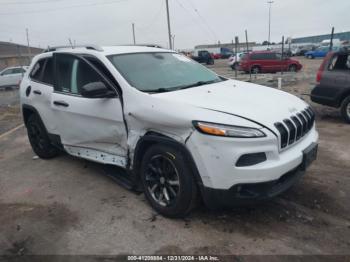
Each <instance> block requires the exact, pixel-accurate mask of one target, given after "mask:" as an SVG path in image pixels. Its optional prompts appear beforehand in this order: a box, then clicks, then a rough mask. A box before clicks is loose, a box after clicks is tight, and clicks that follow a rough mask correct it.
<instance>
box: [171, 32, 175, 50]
mask: <svg viewBox="0 0 350 262" xmlns="http://www.w3.org/2000/svg"><path fill="white" fill-rule="evenodd" d="M172 39H173V49H174V50H175V35H173V36H172Z"/></svg>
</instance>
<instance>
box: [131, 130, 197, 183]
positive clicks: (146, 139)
mask: <svg viewBox="0 0 350 262" xmlns="http://www.w3.org/2000/svg"><path fill="white" fill-rule="evenodd" d="M155 144H160V145H166V146H170V147H173V148H174V149H177V150H179V151H180V152H182V153H183V155H184V156H185V158H186V162H187V163H189V165H190V168H191V171H192V174H193V175H194V179H195V181H196V183H197V185H199V186H200V188H201V186H202V185H203V182H202V178H201V176H200V174H199V171H198V168H197V165H196V163H195V161H194V159H193V157H192V154H191V153H190V151H189V150H188V149H187V147H186V146H185V145H184V144H182V143H180V142H178V141H176V140H175V139H173V138H171V137H168V136H166V135H163V134H161V133H157V132H153V131H152V132H147V133H146V134H145V135H144V136H142V137H141V138H140V139H139V140H138V142H137V144H136V147H135V150H134V156H133V165H132V167H131V169H132V171H133V174H134V175H136V176H137V178H139V170H140V167H141V162H142V157H143V155H144V154H145V152H146V151H147V150H148V149H149V148H150V147H151V146H152V145H155Z"/></svg>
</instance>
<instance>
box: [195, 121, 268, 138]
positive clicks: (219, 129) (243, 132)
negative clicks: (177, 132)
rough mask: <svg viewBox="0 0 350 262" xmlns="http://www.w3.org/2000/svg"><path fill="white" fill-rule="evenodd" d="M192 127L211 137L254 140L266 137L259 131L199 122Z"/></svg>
mask: <svg viewBox="0 0 350 262" xmlns="http://www.w3.org/2000/svg"><path fill="white" fill-rule="evenodd" d="M193 125H194V127H195V128H196V129H197V130H198V131H199V132H201V133H203V134H208V135H213V136H226V137H240V138H256V137H265V136H266V135H265V133H264V132H262V131H261V130H259V129H256V128H250V127H242V126H229V125H222V124H214V123H208V122H200V121H193Z"/></svg>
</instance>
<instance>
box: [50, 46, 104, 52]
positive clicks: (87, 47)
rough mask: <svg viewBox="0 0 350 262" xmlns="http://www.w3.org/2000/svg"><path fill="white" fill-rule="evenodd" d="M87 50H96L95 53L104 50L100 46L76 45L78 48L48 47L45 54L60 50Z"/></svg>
mask: <svg viewBox="0 0 350 262" xmlns="http://www.w3.org/2000/svg"><path fill="white" fill-rule="evenodd" d="M81 47H83V48H86V49H90V50H95V51H100V52H102V51H103V49H102V48H101V47H100V46H98V45H76V46H70V45H67V46H52V47H50V46H48V47H47V48H46V49H45V50H44V51H43V53H47V52H53V51H57V50H59V49H75V48H81Z"/></svg>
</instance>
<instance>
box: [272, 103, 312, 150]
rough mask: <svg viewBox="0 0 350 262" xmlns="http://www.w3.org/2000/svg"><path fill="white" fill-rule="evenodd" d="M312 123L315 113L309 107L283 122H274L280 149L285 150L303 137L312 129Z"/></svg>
mask: <svg viewBox="0 0 350 262" xmlns="http://www.w3.org/2000/svg"><path fill="white" fill-rule="evenodd" d="M314 122H315V113H314V112H313V111H312V109H311V107H308V108H306V109H305V110H303V111H301V112H299V113H297V114H296V115H293V116H291V117H290V118H288V119H284V120H283V122H276V123H275V127H276V129H277V130H278V132H279V139H280V146H281V148H282V149H283V148H286V147H287V146H288V145H292V144H294V143H295V142H296V141H298V140H299V139H300V138H302V137H303V136H305V135H306V134H307V133H308V132H309V131H310V130H311V128H312V127H313V125H314Z"/></svg>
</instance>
